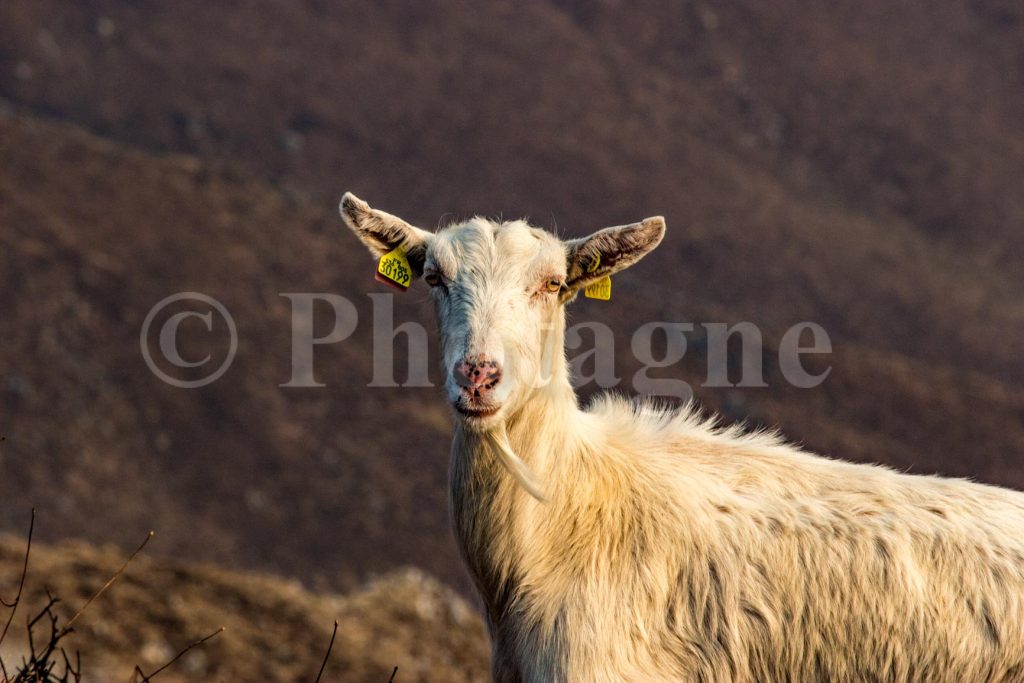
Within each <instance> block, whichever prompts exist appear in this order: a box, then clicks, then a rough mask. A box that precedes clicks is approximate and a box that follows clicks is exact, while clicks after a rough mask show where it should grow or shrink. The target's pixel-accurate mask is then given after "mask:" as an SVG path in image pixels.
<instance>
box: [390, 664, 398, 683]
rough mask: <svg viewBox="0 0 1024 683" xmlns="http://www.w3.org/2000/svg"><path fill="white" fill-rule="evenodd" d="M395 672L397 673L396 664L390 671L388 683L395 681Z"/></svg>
mask: <svg viewBox="0 0 1024 683" xmlns="http://www.w3.org/2000/svg"><path fill="white" fill-rule="evenodd" d="M397 673H398V667H397V666H396V667H395V670H394V671H392V672H391V678H389V679H388V683H395V675H396V674H397Z"/></svg>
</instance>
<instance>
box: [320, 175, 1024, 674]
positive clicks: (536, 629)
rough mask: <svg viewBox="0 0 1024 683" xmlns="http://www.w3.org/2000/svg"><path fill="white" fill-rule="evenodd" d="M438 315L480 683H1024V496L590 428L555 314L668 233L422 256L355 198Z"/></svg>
mask: <svg viewBox="0 0 1024 683" xmlns="http://www.w3.org/2000/svg"><path fill="white" fill-rule="evenodd" d="M340 210H341V214H342V216H343V217H344V219H345V221H346V223H347V224H348V226H349V227H350V228H351V229H352V230H353V231H354V232H355V233H356V234H357V235H358V236H359V238H360V239H361V240H362V241H363V242H364V243H365V244H366V245H367V246H368V247H369V249H370V251H371V252H372V253H373V254H374V255H376V256H378V257H379V256H381V255H383V254H386V253H388V252H391V251H392V250H395V249H401V250H402V251H403V253H404V254H405V255H406V257H407V258H408V260H409V264H410V268H411V269H412V271H413V274H414V275H415V276H416V277H419V276H420V275H422V276H423V278H424V279H425V280H426V283H427V284H428V285H430V287H431V291H432V298H433V300H434V304H435V307H436V311H437V315H438V319H439V327H440V336H441V351H442V366H443V371H444V373H445V376H446V380H445V391H446V393H447V399H448V401H449V402H450V403H451V405H452V406H453V407H454V410H455V415H456V418H457V419H456V426H455V434H454V438H453V442H452V450H451V463H450V508H451V520H452V526H453V530H454V534H455V537H456V539H457V542H458V545H459V548H460V551H461V554H462V557H463V560H464V562H465V564H466V565H467V566H468V568H469V571H470V573H471V574H472V577H473V579H474V581H475V585H476V587H477V589H478V590H479V593H480V595H481V596H482V598H483V602H484V605H485V617H486V621H487V625H488V629H489V633H490V638H491V642H492V674H493V678H494V680H495V681H498V682H500V683H506V682H511V681H531V682H532V681H538V682H539V681H585V682H588V683H590V682H604V681H704V682H708V683H710V682H713V681H737V682H748V681H749V682H755V681H756V682H758V683H763V682H768V681H892V682H896V681H928V682H932V683H937V682H943V681H949V682H953V681H956V682H964V681H971V682H974V681H1003V682H1006V681H1024V494H1022V493H1019V492H1016V491H1011V490H1008V489H1001V488H996V487H991V486H984V485H980V484H976V483H972V482H968V481H962V480H953V479H943V478H939V477H933V476H912V475H906V474H901V473H897V472H894V471H892V470H890V469H887V468H885V467H880V466H874V465H856V464H850V463H844V462H841V461H837V460H832V459H828V458H825V457H821V456H817V455H813V454H811V453H808V452H805V451H802V450H800V449H799V448H796V447H794V446H791V445H788V444H786V443H784V442H783V441H782V440H781V439H780V438H778V437H777V436H774V435H771V434H765V433H745V432H744V431H742V430H741V429H739V428H735V427H733V428H727V429H726V428H721V427H716V426H715V425H714V424H713V423H712V422H711V421H708V420H705V419H702V418H700V417H699V416H698V411H696V410H695V409H694V408H693V407H692V406H686V407H683V408H682V409H674V410H672V409H666V408H658V407H656V406H655V405H653V404H651V403H649V402H645V401H643V400H639V401H628V400H626V399H624V398H619V397H613V396H609V395H605V396H603V397H600V398H598V399H596V400H595V401H593V402H592V404H591V405H590V406H589V407H588V408H586V409H582V408H581V407H580V406H579V404H578V401H577V397H576V395H575V393H574V391H573V389H572V387H571V385H570V378H569V371H568V367H567V363H566V359H565V354H564V350H563V334H564V327H565V314H564V305H565V304H566V303H568V302H569V301H571V300H572V299H573V298H574V297H575V296H576V294H577V293H578V292H579V290H580V289H581V288H583V287H586V286H587V285H589V284H591V283H594V282H595V281H598V280H600V279H601V278H604V277H606V276H609V275H611V274H613V273H616V272H618V271H620V270H622V269H624V268H626V267H628V266H630V265H632V264H634V263H636V262H637V261H639V260H640V259H641V258H642V257H643V256H645V255H646V254H647V253H648V252H650V251H651V250H652V249H654V248H655V247H656V246H657V245H658V243H659V242H660V241H661V239H662V237H663V236H664V232H665V222H664V220H663V219H662V218H660V217H656V218H648V219H646V220H644V221H642V222H640V223H636V224H633V225H627V226H622V227H615V228H607V229H604V230H601V231H599V232H596V233H594V234H592V235H591V236H589V237H585V238H582V239H575V240H571V241H567V242H562V241H561V240H559V239H558V238H556V237H555V236H554V235H551V234H550V233H548V232H546V231H543V230H540V229H537V228H534V227H531V226H529V225H528V224H527V223H525V222H523V221H512V222H503V223H496V222H493V221H490V220H486V219H482V218H474V219H472V220H469V221H465V222H462V223H458V224H455V225H452V226H449V227H446V228H444V229H441V230H439V231H437V232H436V233H432V232H428V231H425V230H421V229H419V228H416V227H413V226H412V225H410V224H408V223H406V222H405V221H403V220H401V219H399V218H396V217H395V216H392V215H390V214H387V213H384V212H382V211H378V210H375V209H372V208H371V207H370V206H369V205H368V204H366V203H365V202H363V201H362V200H360V199H358V198H356V197H355V196H353V195H352V194H346V195H345V196H344V197H343V199H342V202H341V206H340Z"/></svg>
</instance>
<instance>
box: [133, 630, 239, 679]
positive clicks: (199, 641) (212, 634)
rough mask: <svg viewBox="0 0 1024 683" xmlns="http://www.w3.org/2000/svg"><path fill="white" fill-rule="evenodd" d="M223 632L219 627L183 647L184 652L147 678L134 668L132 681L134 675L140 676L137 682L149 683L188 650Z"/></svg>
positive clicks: (140, 670) (143, 673)
mask: <svg viewBox="0 0 1024 683" xmlns="http://www.w3.org/2000/svg"><path fill="white" fill-rule="evenodd" d="M223 632H224V627H223V626H221V627H220V628H219V629H217V630H216V631H214V632H213V633H211V634H210V635H208V636H206V637H204V638H200V639H199V640H196V641H194V642H192V643H189V644H188V645H187V646H186V647H185V649H184V650H182V651H181V652H179V653H178V654H176V655H174V657H173V658H172V659H171V661H169V662H167V663H166V664H164V665H163V666H161V667H160V668H159V669H157V670H156V671H154V672H153V673H151V674H149V675H148V676H147V675H146V674H145V672H143V671H142V669H141V668H139V667H138V666H136V667H135V671H134V672H133V674H132V677H133V679H134V677H135V676H136V675H138V676H142V678H141V679H139V680H140V683H149V681H150V680H151V679H153V678H154V677H155V676H156V675H157V674H158V673H160V672H161V671H163V670H164V669H166V668H167V667H169V666H170V665H171V664H174V663H175V662H176V661H178V660H179V659H181V658H182V656H184V654H185V653H186V652H188V651H189V650H191V649H192V648H194V647H199V646H200V645H202V644H203V643H205V642H206V641H208V640H209V639H210V638H213V637H214V636H218V635H220V634H221V633H223Z"/></svg>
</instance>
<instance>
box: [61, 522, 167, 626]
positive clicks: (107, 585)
mask: <svg viewBox="0 0 1024 683" xmlns="http://www.w3.org/2000/svg"><path fill="white" fill-rule="evenodd" d="M155 533H156V532H155V531H150V532H149V533H148V534H146V540H144V541H143V542H142V545H140V546H139V547H138V548H137V549H136V550H135V552H134V553H132V554H131V555H129V556H128V559H127V560H125V561H124V564H123V565H121V568H120V569H118V570H117V573H115V574H114V575H113V576H111V577H110V579H108V580H107V582H106V583H105V584H103V587H102V588H100V589H99V590H98V591H96V592H95V593H94V594H93V596H92V597H91V598H89V599H88V600H86V601H85V604H84V605H82V606H81V607H80V608H79V610H78V611H77V612H75V613H74V615H73V616H72V617H71V618H70V619H68V623H66V624H64V628H63V629H62V630H61V635H66V634H67V633H69V632H70V631H71V627H72V626H74V623H75V620H76V619H78V617H80V616H82V612H84V611H85V610H86V609H87V608H88V607H89V605H91V604H92V603H93V601H94V600H95V599H96V598H98V597H100V596H101V595H103V594H104V593H105V592H106V591H107V589H108V588H110V587H111V586H112V585H114V582H115V581H117V580H118V579H119V578H121V575H122V574H124V570H125V569H127V568H128V565H129V564H131V562H132V560H134V559H135V556H136V555H138V554H139V553H140V552H142V549H143V548H145V547H146V544H147V543H149V539H151V538H153V536H154V534H155Z"/></svg>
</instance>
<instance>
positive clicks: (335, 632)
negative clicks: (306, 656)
mask: <svg viewBox="0 0 1024 683" xmlns="http://www.w3.org/2000/svg"><path fill="white" fill-rule="evenodd" d="M336 635H338V620H337V619H335V620H334V631H332V632H331V642H329V643H328V644H327V652H325V653H324V661H323V663H322V664H321V665H320V673H318V674H317V675H316V680H315V681H313V683H320V677H321V676H323V675H324V669H326V668H327V659H328V658H329V657H330V656H331V650H332V649H334V637H335V636H336Z"/></svg>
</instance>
